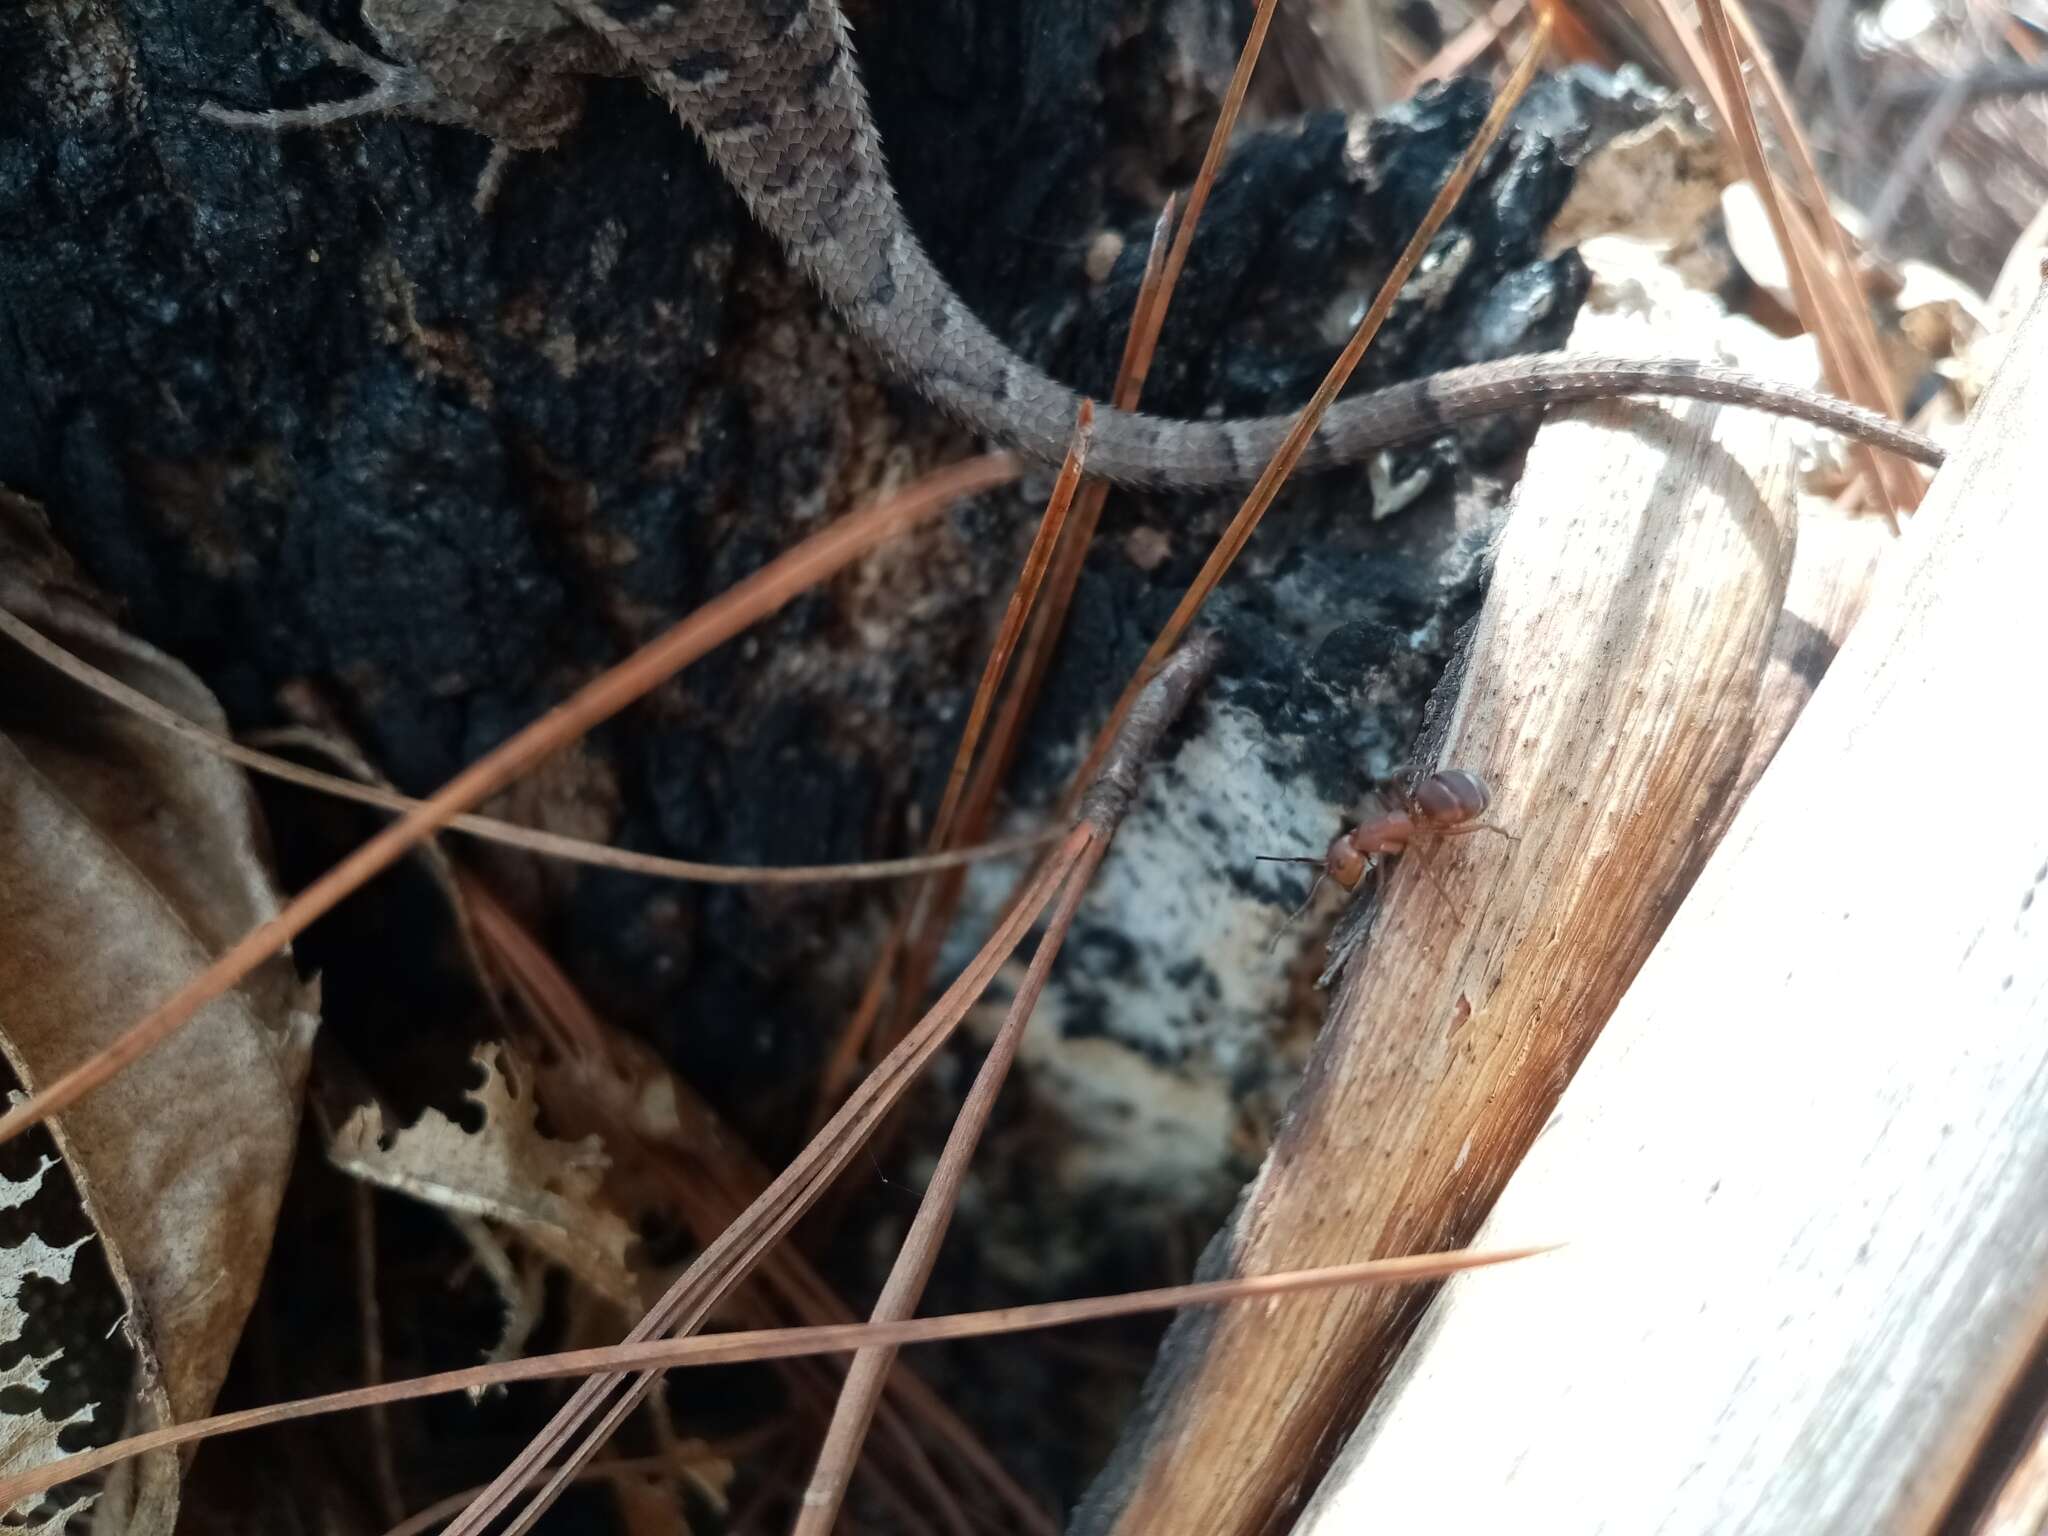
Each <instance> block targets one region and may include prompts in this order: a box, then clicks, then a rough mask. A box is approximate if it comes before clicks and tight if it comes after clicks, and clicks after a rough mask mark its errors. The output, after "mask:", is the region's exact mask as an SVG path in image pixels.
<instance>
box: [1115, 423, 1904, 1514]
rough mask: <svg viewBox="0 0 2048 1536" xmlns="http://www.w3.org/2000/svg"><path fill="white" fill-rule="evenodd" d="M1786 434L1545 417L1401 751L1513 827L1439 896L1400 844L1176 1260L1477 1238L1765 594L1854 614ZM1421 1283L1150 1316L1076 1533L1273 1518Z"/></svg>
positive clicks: (1718, 813)
mask: <svg viewBox="0 0 2048 1536" xmlns="http://www.w3.org/2000/svg"><path fill="white" fill-rule="evenodd" d="M1802 431H1803V429H1800V428H1797V427H1793V426H1791V425H1790V424H1787V423H1783V422H1779V421H1775V420H1772V419H1770V418H1767V417H1764V416H1761V415H1758V414H1756V413H1749V412H1734V411H1729V412H1716V411H1714V410H1712V409H1711V408H1707V407H1699V406H1690V405H1688V406H1669V405H1645V404H1640V403H1633V402H1609V403H1604V404H1599V405H1591V406H1585V407H1581V408H1577V409H1575V410H1573V411H1570V412H1558V413H1553V415H1552V417H1551V419H1550V423H1549V425H1548V426H1546V428H1545V429H1544V431H1543V432H1542V433H1541V434H1540V435H1539V437H1538V440H1537V443H1536V446H1535V447H1534V448H1533V449H1532V450H1531V452H1530V455H1529V460H1528V466H1527V469H1526V471H1525V473H1524V476H1523V478H1522V481H1521V484H1520V487H1519V488H1518V490H1517V492H1516V498H1515V506H1514V512H1513V515H1512V517H1511V519H1510V520H1509V523H1508V526H1507V531H1506V533H1505V535H1504V537H1503V540H1502V543H1501V547H1500V549H1499V552H1498V557H1497V563H1496V567H1495V574H1494V579H1493V583H1492V586H1491V588H1490V591H1489V594H1488V598H1487V603H1486V606H1485V608H1484V610H1483V612H1482V616H1481V619H1480V622H1479V625H1478V627H1477V632H1476V634H1475V636H1474V640H1473V643H1472V647H1471V650H1470V653H1469V657H1468V659H1467V661H1466V663H1465V666H1464V668H1463V670H1462V677H1463V683H1464V686H1463V688H1462V690H1461V691H1460V693H1459V695H1458V702H1457V703H1456V704H1455V706H1454V707H1452V708H1451V709H1450V710H1449V711H1448V712H1447V715H1446V718H1445V719H1444V720H1443V721H1441V722H1440V725H1439V729H1438V731H1437V732H1436V733H1435V734H1436V735H1437V736H1438V737H1439V738H1440V740H1441V747H1440V748H1437V749H1433V750H1431V751H1429V752H1426V753H1425V754H1424V755H1423V761H1424V762H1426V763H1434V764H1441V765H1444V766H1454V767H1461V768H1467V769H1470V770H1473V771H1476V772H1478V773H1479V774H1481V775H1482V776H1484V777H1485V778H1486V779H1487V780H1488V782H1489V783H1490V784H1491V786H1492V788H1493V791H1494V797H1495V798H1494V803H1493V807H1492V809H1491V810H1490V811H1489V813H1488V819H1489V820H1490V821H1494V822H1496V823H1498V824H1500V825H1502V826H1504V827H1505V828H1507V829H1508V830H1509V831H1511V832H1513V833H1514V834H1515V836H1516V839H1517V840H1516V841H1514V842H1510V841H1508V840H1507V839H1505V838H1500V837H1495V836H1492V835H1489V834H1485V833H1479V834H1476V835H1472V836H1467V837H1462V838H1459V839H1457V840H1455V841H1454V842H1450V843H1445V844H1442V845H1440V846H1439V847H1438V848H1436V849H1435V850H1434V851H1433V853H1432V855H1431V863H1432V867H1433V869H1434V872H1435V873H1436V875H1437V876H1438V877H1439V878H1440V879H1441V881H1442V882H1443V884H1444V886H1445V887H1446V888H1447V889H1448V891H1449V893H1450V895H1451V898H1452V900H1451V902H1450V903H1446V902H1445V901H1444V900H1443V899H1442V897H1441V896H1440V895H1439V894H1438V893H1437V890H1436V889H1435V887H1434V886H1433V885H1432V884H1431V883H1430V882H1429V880H1428V878H1427V876H1426V875H1425V874H1424V872H1423V871H1422V870H1421V869H1419V868H1418V867H1416V866H1417V862H1418V861H1417V860H1416V859H1415V858H1414V857H1413V856H1412V855H1411V856H1410V857H1409V858H1407V859H1405V860H1404V861H1403V862H1402V864H1401V865H1400V866H1399V867H1398V868H1397V871H1396V873H1395V874H1394V877H1393V879H1392V881H1391V886H1390V890H1389V894H1388V897H1387V899H1386V901H1385V902H1384V904H1383V910H1382V911H1381V912H1380V913H1379V914H1378V916H1377V918H1376V920H1375V922H1374V925H1373V931H1372V932H1371V934H1370V936H1369V939H1368V941H1367V943H1366V945H1365V947H1364V949H1363V952H1362V954H1361V956H1360V957H1359V959H1358V960H1356V961H1355V962H1353V963H1352V964H1350V965H1349V966H1348V967H1347V968H1346V970H1345V972H1344V975H1343V978H1342V980H1341V982H1340V983H1339V987H1338V990H1337V994H1336V996H1335V999H1334V1001H1333V1003H1332V1007H1331V1010H1330V1021H1329V1023H1328V1024H1327V1025H1326V1027H1325V1029H1324V1031H1323V1034H1322V1036H1321V1038H1320V1039H1319V1041H1318V1043H1317V1046H1316V1049H1315V1052H1314V1054H1313V1056H1312V1058H1311V1061H1310V1064H1309V1067H1308V1071H1307V1077H1306V1081H1305V1083H1304V1086H1303V1089H1302V1092H1301V1093H1300V1095H1299V1096H1298V1097H1297V1100H1296V1103H1295V1104H1294V1106H1293V1107H1292V1109H1291V1111H1290V1115H1289V1119H1288V1122H1287V1124H1286V1125H1285V1126H1284V1127H1283V1129H1282V1131H1281V1133H1280V1136H1279V1138H1278V1140H1277V1142H1276V1144H1275V1146H1274V1148H1273V1150H1272V1152H1271V1153H1270V1154H1269V1156H1268V1158H1267V1160H1266V1163H1265V1165H1264V1167H1263V1168H1262V1170H1261V1172H1260V1173H1259V1175H1258V1177H1257V1178H1256V1180H1255V1181H1254V1182H1253V1184H1252V1185H1251V1187H1250V1188H1249V1189H1248V1190H1247V1192H1246V1196H1245V1199H1244V1202H1243V1204H1242V1205H1241V1207H1240V1210H1239V1213H1238V1216H1237V1218H1236V1220H1235V1221H1234V1223H1233V1226H1232V1228H1231V1229H1230V1231H1228V1232H1227V1233H1226V1234H1224V1236H1223V1237H1222V1238H1220V1239H1219V1240H1218V1243H1217V1244H1216V1245H1215V1246H1214V1247H1213V1248H1212V1250H1211V1253H1210V1255H1209V1257H1208V1259H1207V1260H1206V1261H1205V1266H1204V1267H1205V1271H1208V1272H1223V1271H1231V1272H1239V1273H1262V1272H1268V1271H1274V1270H1281V1269H1290V1268H1295V1267H1300V1266H1307V1265H1314V1264H1322V1263H1330V1262H1340V1261H1344V1260H1350V1259H1356V1258H1361V1257H1365V1256H1368V1255H1375V1254H1396V1253H1406V1252H1415V1251H1422V1250H1426V1249H1432V1248H1437V1247H1446V1246H1453V1245H1455V1244H1457V1243H1458V1242H1460V1241H1462V1240H1463V1239H1464V1238H1465V1237H1466V1236H1467V1235H1469V1234H1470V1233H1471V1232H1472V1231H1473V1230H1474V1228H1475V1227H1476V1226H1477V1224H1478V1222H1479V1221H1480V1219H1481V1218H1482V1217H1483V1215H1484V1214H1485V1212H1486V1210H1487V1208H1488V1207H1489V1205H1490V1204H1491V1202H1492V1200H1493V1198H1494V1196H1495V1194H1496V1193H1497V1192H1498V1190H1499V1189H1500V1187H1501V1186H1502V1185H1503V1184H1504V1183H1505V1181H1506V1179H1507V1177H1508V1175H1509V1174H1510V1173H1511V1172H1512V1170H1513V1169H1514V1167H1515V1165H1516V1163H1517V1162H1518V1161H1519V1159H1520V1157H1521V1155H1522V1154H1523V1152H1524V1151H1525V1150H1526V1149H1527V1147H1528V1145H1529V1144H1530V1142H1531V1141H1532V1140H1533V1139H1534V1137H1535V1134H1536V1132H1537V1130H1538V1129H1539V1128H1540V1127H1541V1125H1542V1124H1543V1122H1544V1120H1545V1118H1546V1117H1547V1116H1548V1114H1549V1113H1550V1110H1551V1108H1552V1106H1553V1105H1554V1104H1555V1102H1556V1099H1557V1096H1558V1094H1559V1093H1560V1092H1561V1090H1562V1089H1563V1086H1564V1084H1565V1083H1566V1081H1568V1080H1569V1077H1570V1074H1571V1071H1572V1069H1573V1067H1574V1066H1575V1065H1576V1064H1577V1062H1578V1060H1579V1059H1580V1057H1581V1056H1582V1054H1583V1053H1584V1051H1585V1049H1586V1047H1587V1046H1588V1045H1589V1044H1590V1042H1591V1040H1592V1039H1593V1037H1594V1036H1595V1035H1596V1034H1597V1032H1598V1030H1599V1028H1600V1025H1601V1023H1602V1022H1603V1021H1604V1020H1605V1018H1606V1017H1607V1016H1608V1014H1609V1012H1610V1011H1611V1009H1612V1007H1613V1005H1614V1004H1615V1002H1616V1001H1617V1000H1618V999H1619V997H1620V996H1621V993H1622V991H1623V989H1624V988H1625V987H1626V985H1627V983H1628V981H1629V980H1630V978H1631V977H1632V976H1633V974H1634V972H1635V969H1636V968H1637V966H1638V965H1639V964H1640V963H1641V961H1642V959H1643V957H1644V956H1645V955H1647V953H1648V952H1649V949H1650V947H1651V945H1652V944H1653V943H1654V941H1655V939H1656V937H1657V935H1658V934H1659V933H1660V932H1661V930H1662V928H1663V925H1664V923H1665V921H1666V920H1667V919H1668V917H1669V914H1670V912H1671V911H1672V910H1674V909H1675V907H1676V905H1677V903H1678V901H1679V899H1680V898H1681V897H1682V895H1683V893H1684V891H1685V889H1686V887H1687V885H1688V884H1689V882H1690V880H1691V878H1692V877H1693V875H1694V874H1695V873H1696V872H1697V870H1698V868H1699V866H1700V864H1701V863H1702V862H1703V861H1704V858H1705V856H1706V853H1707V852H1708V850H1709V846H1710V839H1711V838H1712V837H1713V836H1714V835H1715V834H1716V833H1717V832H1718V831H1719V830H1720V829H1721V828H1722V827H1724V826H1725V825H1726V823H1727V815H1728V808H1729V806H1730V804H1731V802H1732V801H1733V799H1734V798H1735V797H1736V796H1737V794H1738V793H1739V790H1740V788H1741V786H1742V785H1743V784H1744V783H1745V782H1746V781H1747V780H1748V779H1749V778H1750V777H1751V776H1753V774H1754V772H1755V771H1756V769H1757V768H1758V767H1760V766H1761V764H1762V762H1764V761H1766V760H1767V759H1768V756H1769V750H1768V749H1769V747H1770V746H1772V745H1775V735H1776V733H1781V732H1782V730H1783V729H1784V726H1785V724H1786V723H1788V722H1789V719H1790V716H1791V714H1792V713H1793V710H1794V708H1795V707H1796V705H1794V704H1788V703H1785V702H1782V701H1783V700H1784V699H1786V698H1787V697H1788V695H1798V696H1802V697H1803V695H1804V693H1805V691H1806V689H1807V687H1808V683H1807V681H1805V680H1803V679H1801V678H1800V677H1799V676H1798V675H1797V674H1798V669H1797V668H1796V667H1788V666H1787V665H1785V664H1784V663H1783V657H1784V655H1785V654H1786V647H1785V645H1784V643H1783V634H1782V626H1783V625H1784V623H1785V621H1786V611H1787V610H1786V607H1785V597H1786V593H1787V591H1788V588H1792V587H1794V586H1797V587H1798V588H1799V589H1801V590H1802V591H1807V590H1810V591H1812V592H1814V593H1817V594H1826V596H1825V597H1824V598H1821V597H1817V598H1816V599H1815V602H1816V609H1815V611H1816V612H1820V613H1827V614H1832V615H1833V618H1832V620H1823V621H1818V623H1816V622H1815V621H1805V622H1804V629H1803V632H1808V633H1810V634H1812V635H1815V636H1820V637H1822V638H1824V632H1825V629H1826V627H1827V624H1828V623H1829V622H1834V623H1839V622H1842V621H1843V620H1844V618H1845V616H1846V615H1847V613H1849V612H1850V611H1853V609H1854V607H1855V600H1854V596H1853V593H1854V590H1855V589H1856V587H1857V585H1858V583H1859V582H1860V580H1861V578H1862V575H1863V574H1864V573H1865V572H1867V570H1868V568H1869V564H1870V559H1871V556H1870V549H1871V539H1872V538H1874V537H1875V536H1876V535H1875V533H1874V532H1872V533H1871V536H1870V538H1863V539H1856V538H1848V539H1842V540H1838V541H1820V542H1821V543H1822V544H1824V545H1825V546H1826V550H1827V553H1826V555H1825V557H1824V558H1825V559H1826V560H1827V561H1831V562H1836V564H1835V565H1833V566H1831V567H1830V568H1829V569H1827V570H1824V571H1806V572H1802V574H1801V575H1800V577H1799V579H1798V581H1797V582H1796V583H1795V581H1794V577H1793V570H1794V554H1795V546H1796V544H1797V537H1796V534H1795V527H1796V522H1797V520H1796V516H1795V513H1794V507H1795V503H1796V501H1797V495H1796V491H1795V481H1796V478H1797V475H1796V470H1795V467H1794V466H1795V462H1796V460H1797V457H1798V454H1797V446H1798V444H1799V442H1800V440H1801V438H1800V434H1801V432H1802ZM1822 649H1823V650H1825V649H1826V646H1825V645H1823V646H1822ZM1774 655H1777V656H1778V657H1779V658H1780V660H1779V661H1778V662H1774V661H1773V659H1772V658H1773V656H1774ZM1767 687H1768V689H1769V700H1768V702H1765V698H1764V696H1765V693H1766V689H1767ZM1480 1283H1481V1284H1486V1283H1504V1284H1511V1283H1512V1282H1501V1281H1494V1282H1480ZM1422 1295H1423V1293H1422V1292H1418V1291H1407V1292H1396V1291H1376V1292H1351V1293H1334V1294H1331V1295H1328V1296H1321V1297H1316V1298H1310V1299H1303V1300H1300V1301H1289V1302H1287V1303H1286V1304H1284V1306H1268V1307H1261V1308H1242V1309H1235V1310H1230V1311H1225V1312H1221V1313H1217V1314H1213V1315H1209V1316H1204V1317H1199V1318H1189V1319H1184V1320H1183V1321H1181V1322H1180V1323H1178V1324H1177V1325H1176V1327H1175V1329H1174V1331H1173V1333H1172V1334H1171V1335H1170V1336H1169V1340H1168V1343H1167V1346H1166V1347H1165V1349H1164V1350H1163V1351H1162V1360H1161V1364H1160V1366H1159V1367H1158V1368H1157V1370H1156V1371H1155V1374H1154V1377H1153V1380H1152V1381H1151V1382H1150V1383H1149V1384H1148V1388H1147V1392H1146V1403H1147V1406H1146V1408H1145V1409H1144V1410H1142V1412H1141V1419H1140V1422H1139V1424H1138V1426H1137V1427H1136V1428H1135V1429H1134V1430H1133V1431H1131V1432H1130V1433H1128V1434H1127V1436H1126V1440H1125V1443H1124V1445H1123V1446H1122V1447H1121V1448H1120V1449H1119V1452H1118V1455H1117V1457H1116V1459H1114V1460H1113V1461H1112V1464H1111V1467H1110V1470H1109V1471H1108V1472H1107V1473H1106V1474H1105V1476H1104V1478H1103V1480H1102V1482H1101V1483H1100V1484H1098V1487H1097V1489H1096V1490H1095V1492H1094V1494H1093V1496H1092V1498H1091V1502H1090V1504H1089V1505H1088V1506H1086V1507H1085V1508H1084V1509H1083V1511H1082V1513H1081V1516H1080V1518H1079V1519H1078V1521H1077V1523H1076V1527H1075V1529H1076V1531H1077V1532H1079V1533H1084V1536H1086V1533H1095V1532H1101V1531H1108V1530H1116V1531H1119V1532H1132V1533H1135V1532H1140V1531H1143V1532H1151V1531H1162V1530H1181V1529H1200V1530H1202V1531H1204V1532H1213V1533H1217V1536H1232V1533H1239V1532H1246V1533H1248V1532H1253V1531H1262V1530H1266V1529H1269V1528H1271V1525H1272V1522H1273V1521H1274V1520H1275V1519H1282V1518H1285V1515H1286V1512H1287V1511H1288V1510H1289V1508H1290V1507H1291V1504H1292V1501H1294V1500H1296V1499H1298V1498H1299V1497H1300V1496H1301V1494H1302V1492H1303V1491H1304V1490H1305V1489H1306V1488H1307V1487H1309V1486H1312V1485H1313V1479H1314V1477H1315V1476H1316V1475H1317V1474H1318V1473H1319V1472H1320V1470H1321V1467H1322V1458H1323V1457H1326V1456H1327V1455H1328V1453H1329V1451H1330V1449H1331V1448H1332V1447H1333V1445H1334V1444H1335V1439H1334V1437H1335V1436H1338V1435H1341V1434H1342V1433H1343V1432H1344V1431H1345V1430H1346V1429H1347V1428H1348V1427H1349V1426H1350V1424H1351V1423H1353V1422H1354V1421H1355V1419H1356V1416H1357V1412H1358V1410H1359V1407H1360V1405H1361V1403H1362V1400H1363V1396H1364V1394H1365V1393H1366V1392H1367V1391H1368V1390H1369V1389H1370V1387H1371V1386H1372V1384H1373V1382H1374V1381H1375V1380H1376V1379H1377V1377H1378V1375H1379V1374H1380V1373H1381V1372H1382V1371H1383V1369H1384V1366H1385V1362H1386V1360H1387V1358H1388V1357H1389V1355H1390V1354H1391V1352H1392V1350H1393V1349H1394V1348H1396V1347H1398V1344H1399V1342H1400V1340H1401V1339H1402V1338H1404V1337H1405V1336H1406V1332H1407V1330H1408V1329H1409V1328H1410V1327H1412V1325H1413V1322H1414V1318H1415V1315H1416V1311H1417V1309H1418V1307H1419V1305H1420V1298H1421V1296H1422Z"/></svg>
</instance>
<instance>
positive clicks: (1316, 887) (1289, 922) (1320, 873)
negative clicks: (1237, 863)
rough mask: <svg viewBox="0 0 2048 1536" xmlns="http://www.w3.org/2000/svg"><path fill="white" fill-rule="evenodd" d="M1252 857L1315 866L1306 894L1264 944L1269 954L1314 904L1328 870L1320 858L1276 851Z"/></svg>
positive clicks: (1274, 862) (1268, 862) (1264, 861)
mask: <svg viewBox="0 0 2048 1536" xmlns="http://www.w3.org/2000/svg"><path fill="white" fill-rule="evenodd" d="M1254 857H1255V858H1257V859H1259V860H1260V861H1261V862H1263V863H1267V864H1314V865H1316V866H1317V869H1316V877H1315V879H1313V880H1311V881H1309V883H1308V895H1307V896H1306V897H1304V898H1303V900H1302V903H1301V905H1300V906H1298V907H1296V908H1295V909H1294V910H1293V911H1292V912H1290V913H1288V914H1287V917H1286V920H1285V921H1284V922H1282V923H1281V924H1280V926H1279V927H1278V928H1275V929H1274V930H1273V942H1272V943H1270V944H1268V945H1267V946H1266V953H1267V954H1269V955H1270V954H1273V953H1275V952H1276V951H1277V950H1278V949H1279V948H1280V941H1281V940H1282V939H1284V938H1286V937H1287V930H1288V929H1290V928H1292V927H1293V926H1294V925H1295V924H1296V923H1298V922H1300V921H1301V914H1302V913H1304V912H1306V911H1307V910H1308V909H1309V908H1310V907H1312V906H1314V905H1315V904H1316V892H1317V891H1320V890H1321V889H1322V888H1323V881H1324V880H1326V879H1327V878H1328V872H1327V871H1325V870H1324V869H1323V868H1322V867H1321V866H1322V862H1323V861H1322V860H1321V859H1302V858H1290V857H1288V856H1287V855H1285V854H1278V853H1261V854H1256V855H1254Z"/></svg>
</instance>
